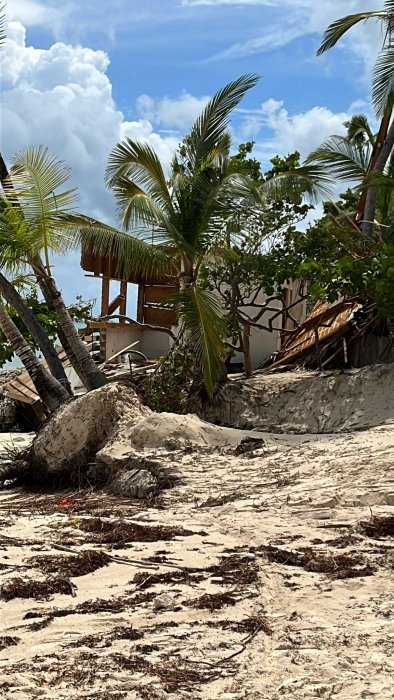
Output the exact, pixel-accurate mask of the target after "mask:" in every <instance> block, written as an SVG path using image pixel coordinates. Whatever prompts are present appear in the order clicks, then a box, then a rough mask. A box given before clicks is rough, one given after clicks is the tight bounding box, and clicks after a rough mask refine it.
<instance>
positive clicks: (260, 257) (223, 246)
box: [203, 142, 311, 348]
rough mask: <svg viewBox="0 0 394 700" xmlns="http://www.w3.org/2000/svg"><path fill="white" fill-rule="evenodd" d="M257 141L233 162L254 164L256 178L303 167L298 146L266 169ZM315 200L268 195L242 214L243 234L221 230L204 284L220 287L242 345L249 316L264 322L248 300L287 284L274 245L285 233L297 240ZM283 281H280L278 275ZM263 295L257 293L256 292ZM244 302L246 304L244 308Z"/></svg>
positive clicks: (241, 148)
mask: <svg viewBox="0 0 394 700" xmlns="http://www.w3.org/2000/svg"><path fill="white" fill-rule="evenodd" d="M252 148H253V142H249V143H247V144H241V146H239V148H238V153H237V155H236V156H233V157H232V167H233V168H234V169H235V168H236V167H240V168H241V169H242V170H243V171H247V170H248V169H249V168H250V171H251V172H252V174H253V176H254V178H255V180H256V181H257V182H259V183H260V184H261V185H264V183H265V182H268V181H269V180H270V179H271V178H274V177H277V176H278V175H280V174H281V173H284V172H290V171H293V170H294V169H296V168H298V167H299V158H300V154H299V153H298V152H297V151H296V152H294V153H290V154H288V155H287V156H286V157H284V158H282V157H279V156H276V157H275V158H272V160H271V164H272V168H271V169H269V170H268V171H267V172H265V173H262V171H261V167H260V164H258V165H259V167H258V168H257V166H256V163H257V161H256V159H254V158H253V157H251V153H252ZM310 209H311V206H310V205H308V204H303V202H302V197H301V195H299V196H298V197H297V198H296V199H295V200H293V199H291V198H286V197H282V198H280V199H271V198H266V199H265V202H264V206H262V207H259V208H258V209H257V210H254V211H253V210H252V211H245V212H244V215H243V217H242V225H243V231H242V237H240V238H238V239H237V238H235V239H232V238H231V237H229V236H228V234H227V232H226V231H220V232H219V233H218V236H217V242H216V253H215V263H214V265H211V264H210V263H209V262H208V263H207V265H206V267H205V268H204V271H203V275H204V284H205V286H206V287H207V288H209V289H211V290H213V289H216V290H217V291H218V292H219V294H220V295H221V297H222V300H223V303H224V306H225V309H226V311H227V328H228V331H227V332H228V337H230V338H231V339H232V343H233V344H235V345H236V344H237V343H238V346H239V347H240V348H241V347H242V327H243V324H244V322H245V321H246V320H249V321H250V323H251V325H254V323H256V324H257V323H259V324H261V323H264V318H262V315H261V313H260V311H261V308H262V307H261V308H259V306H258V302H257V301H256V306H255V308H254V310H253V312H250V311H248V313H246V311H245V306H246V304H247V302H248V300H249V299H251V298H254V297H255V296H256V293H257V295H258V293H259V292H260V291H264V292H265V293H266V294H267V295H269V296H271V295H275V296H276V297H277V298H279V297H281V296H282V290H281V285H282V284H283V283H284V282H285V281H286V280H287V274H286V273H287V269H286V272H285V273H284V274H282V275H281V274H280V271H281V270H282V267H283V266H282V262H281V260H280V259H277V258H276V257H275V256H274V255H272V254H270V251H271V250H272V249H273V248H275V246H276V245H278V244H279V242H280V241H281V240H283V239H286V240H292V239H293V238H294V237H296V235H297V225H298V224H299V223H300V222H301V221H302V220H303V219H304V218H305V216H306V214H307V213H308V212H309V211H310ZM279 277H281V282H280V283H279V284H278V279H279ZM256 299H257V296H256ZM242 307H244V309H243V310H242Z"/></svg>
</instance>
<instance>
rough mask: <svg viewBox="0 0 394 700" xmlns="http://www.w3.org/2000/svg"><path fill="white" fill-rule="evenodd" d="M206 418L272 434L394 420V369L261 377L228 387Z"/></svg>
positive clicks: (334, 430) (342, 428)
mask: <svg viewBox="0 0 394 700" xmlns="http://www.w3.org/2000/svg"><path fill="white" fill-rule="evenodd" d="M204 417H205V418H206V419H207V420H209V421H212V422H215V423H219V424H221V425H227V426H232V427H236V428H242V429H248V430H253V429H254V430H261V431H267V432H273V433H339V432H349V431H352V430H360V429H363V428H368V427H371V426H375V425H380V424H382V423H384V422H385V421H388V420H391V419H393V418H394V366H393V365H374V366H372V367H363V368H362V369H356V370H346V371H345V372H335V371H334V372H306V371H301V372H284V373H277V374H256V375H254V376H253V377H251V378H250V379H242V380H237V381H230V382H227V383H226V384H224V385H223V386H222V387H221V388H220V390H219V392H218V393H217V395H216V397H215V401H214V403H213V405H212V406H210V407H209V408H208V409H206V410H205V411H204Z"/></svg>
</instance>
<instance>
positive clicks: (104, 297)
mask: <svg viewBox="0 0 394 700" xmlns="http://www.w3.org/2000/svg"><path fill="white" fill-rule="evenodd" d="M109 284H110V280H109V277H103V284H102V287H101V316H108V307H109Z"/></svg>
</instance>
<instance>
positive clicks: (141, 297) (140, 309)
mask: <svg viewBox="0 0 394 700" xmlns="http://www.w3.org/2000/svg"><path fill="white" fill-rule="evenodd" d="M144 303H145V285H144V284H139V285H138V302H137V321H138V323H143V322H144Z"/></svg>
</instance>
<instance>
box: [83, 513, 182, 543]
mask: <svg viewBox="0 0 394 700" xmlns="http://www.w3.org/2000/svg"><path fill="white" fill-rule="evenodd" d="M79 528H80V529H81V530H83V531H84V532H86V533H88V534H89V535H90V537H89V538H88V541H89V542H95V543H99V544H112V545H114V546H115V548H116V547H122V545H124V544H126V543H128V542H157V541H159V540H173V539H174V538H175V537H187V536H189V535H194V534H195V533H194V532H191V531H189V530H184V529H183V528H181V527H168V526H164V525H141V524H140V523H135V522H126V521H124V520H116V521H108V520H102V519H101V518H89V519H86V520H83V521H82V522H81V523H80V524H79Z"/></svg>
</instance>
